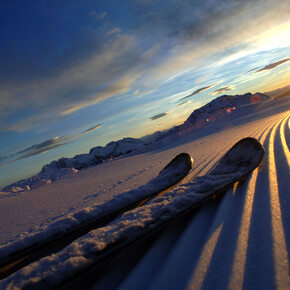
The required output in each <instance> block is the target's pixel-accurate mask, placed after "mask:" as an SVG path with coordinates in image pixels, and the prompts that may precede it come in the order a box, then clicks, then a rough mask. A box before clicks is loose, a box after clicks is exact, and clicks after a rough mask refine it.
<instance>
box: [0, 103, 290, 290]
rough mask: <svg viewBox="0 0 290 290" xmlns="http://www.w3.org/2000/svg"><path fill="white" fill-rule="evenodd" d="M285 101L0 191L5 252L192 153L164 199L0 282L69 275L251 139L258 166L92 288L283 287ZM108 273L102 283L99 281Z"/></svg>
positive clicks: (184, 196)
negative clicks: (33, 184) (259, 152)
mask: <svg viewBox="0 0 290 290" xmlns="http://www.w3.org/2000/svg"><path fill="white" fill-rule="evenodd" d="M289 105H290V101H289V98H282V99H277V100H271V101H266V102H264V103H263V104H259V103H258V104H253V105H251V109H247V110H248V114H245V111H243V114H238V113H237V114H236V112H233V113H232V114H233V115H232V116H233V117H231V122H227V123H226V124H227V126H228V127H226V128H225V126H224V125H225V123H224V122H223V121H222V120H220V121H217V122H216V123H215V124H212V125H211V126H206V127H205V128H203V130H199V131H195V132H193V133H192V134H185V135H183V136H180V138H176V139H172V140H170V142H168V143H167V145H166V146H164V147H161V146H156V150H155V151H148V152H145V151H144V153H143V154H139V155H134V156H128V157H126V158H122V159H118V160H114V161H112V162H108V163H105V164H102V165H99V166H97V167H95V168H90V169H86V170H82V171H79V172H78V173H76V174H75V175H74V176H70V177H68V178H65V179H62V180H58V181H56V182H54V183H51V184H48V185H45V186H42V187H40V188H38V189H34V190H31V191H28V192H22V193H13V194H11V195H7V194H5V195H0V199H1V203H0V212H1V215H2V216H3V219H2V216H1V221H2V227H1V236H0V240H1V243H2V245H3V246H2V250H3V251H2V252H1V255H2V257H3V255H4V249H5V248H6V249H7V247H8V248H9V247H12V245H14V246H15V245H17V243H19V242H20V241H21V240H22V241H24V240H25V238H26V239H27V238H28V239H29V236H30V237H33V236H34V235H35V234H36V233H37V231H38V230H39V228H38V227H39V225H40V224H42V225H41V226H40V229H41V231H40V232H38V234H40V235H41V234H43V233H44V232H45V231H43V229H46V228H49V227H51V233H53V232H54V231H55V230H56V228H57V227H58V226H60V227H63V228H66V227H69V226H71V225H72V224H74V223H75V221H76V220H78V221H81V220H82V219H84V218H86V216H87V215H90V214H91V215H95V214H96V212H97V211H98V207H97V206H96V204H97V203H99V204H100V203H102V204H106V203H107V205H108V204H110V200H111V199H112V198H113V197H114V196H117V195H118V194H119V193H120V192H124V191H126V190H133V189H134V188H137V187H139V186H142V185H143V184H145V183H146V182H148V181H149V180H150V179H151V178H153V177H154V176H155V175H156V174H158V172H159V171H160V170H161V169H162V168H163V167H164V166H165V165H166V164H167V163H168V162H169V161H170V160H171V159H172V158H173V157H174V156H175V155H177V154H178V153H181V152H188V153H190V154H191V155H192V156H193V158H194V168H193V170H192V172H191V173H190V174H189V176H188V177H187V178H186V179H185V180H184V182H183V183H182V184H180V185H179V186H178V187H176V188H175V189H173V190H171V191H170V192H168V193H167V195H170V196H171V198H168V197H159V198H158V199H155V200H154V201H152V203H150V204H148V205H146V206H144V207H141V208H139V209H136V210H134V211H131V212H128V213H125V214H124V215H123V216H122V217H120V218H119V219H118V220H116V221H115V222H113V223H111V224H110V225H108V226H107V227H104V228H100V229H97V230H94V231H92V232H90V233H89V234H87V235H86V236H84V237H82V238H80V239H78V240H76V241H75V242H74V243H72V244H71V245H69V246H68V247H66V248H65V249H63V250H62V251H61V252H59V253H57V254H54V255H51V256H49V257H46V258H43V259H42V260H41V261H39V262H35V263H32V264H31V265H29V266H27V267H25V268H23V269H22V270H19V271H18V272H16V273H15V274H13V275H12V276H10V277H8V278H7V279H5V280H3V281H2V282H1V284H0V287H2V288H5V287H6V288H8V289H9V288H10V289H12V288H13V287H16V288H17V287H20V288H21V287H23V286H25V285H36V284H37V283H38V282H40V281H44V280H45V281H46V282H47V283H48V285H54V284H55V283H58V282H59V281H60V280H61V279H63V278H65V277H68V276H69V275H73V273H74V271H78V269H79V268H81V267H85V266H87V265H88V264H89V263H91V258H90V255H91V253H95V252H96V251H100V250H101V249H102V248H105V247H108V245H109V244H110V243H113V242H114V241H115V240H116V239H120V238H122V237H125V236H128V235H134V234H135V233H136V231H138V230H139V229H140V228H142V227H144V225H145V224H146V223H149V224H151V223H152V217H153V220H154V216H155V215H158V216H160V215H161V217H162V218H163V219H166V218H168V217H169V216H170V215H171V214H172V213H173V212H176V211H178V210H180V209H181V208H182V207H183V206H184V205H187V204H189V203H190V202H191V201H192V200H196V198H198V194H196V193H197V192H202V191H205V190H206V186H208V185H209V184H210V183H211V182H213V183H215V182H219V180H216V179H211V178H210V177H209V178H207V180H206V182H204V180H203V179H202V178H200V180H199V181H198V182H196V183H194V184H193V183H192V179H193V177H194V176H196V175H201V176H202V175H204V174H206V173H208V172H210V171H211V170H212V168H214V166H215V164H216V162H217V161H218V160H219V159H220V158H221V157H222V156H223V155H224V154H225V152H226V151H227V150H228V149H230V147H231V146H232V145H233V144H235V143H236V142H237V141H238V140H240V139H242V138H244V137H247V136H252V137H255V138H257V139H258V140H260V142H261V143H262V144H263V145H264V147H265V149H266V155H265V157H264V159H263V162H262V164H261V166H260V167H259V169H257V170H255V171H254V172H253V173H252V174H251V175H250V176H249V177H248V178H247V179H246V181H244V182H240V183H238V184H236V185H235V187H233V188H231V189H229V190H228V191H227V192H226V193H225V195H224V196H223V197H222V198H220V199H218V200H212V201H209V202H208V203H207V204H205V205H204V206H202V207H201V208H199V209H198V210H196V211H195V213H194V214H191V215H189V216H187V218H186V220H185V221H184V224H183V225H182V229H180V226H181V225H180V224H178V223H175V224H174V223H173V224H172V225H170V226H168V227H166V229H165V231H164V232H162V233H161V234H160V236H158V238H156V239H155V240H154V241H153V243H152V246H151V247H149V250H148V251H147V252H145V253H144V255H143V257H142V258H141V259H140V260H138V259H136V261H135V263H134V267H133V268H130V269H127V270H126V271H125V269H123V271H121V273H119V274H118V275H117V274H116V272H114V270H112V272H109V273H107V274H106V275H107V276H106V277H104V278H103V280H102V279H99V280H98V281H96V282H95V283H96V284H95V288H96V289H99V286H100V285H103V286H104V285H105V286H106V285H107V286H108V285H110V288H115V287H117V286H118V287H120V288H121V289H136V287H137V286H136V285H138V289H148V288H150V289H184V288H189V289H190V288H194V289H196V288H201V287H203V288H213V287H214V288H215V289H225V288H227V287H228V288H231V289H236V288H245V289H267V288H280V289H286V288H287V287H288V286H289V285H290V279H289V250H290V231H289V229H290V207H289V204H290V203H289V202H290V200H289V193H288V178H289V168H290V154H289V142H290V139H289V138H290V136H289V117H290V111H289V110H287V109H288V108H289ZM234 114H236V115H235V116H234ZM160 142H161V140H160ZM160 144H161V143H159V145H160ZM144 148H145V147H144ZM152 148H154V146H153V145H152V147H151V150H152ZM146 150H147V149H146ZM233 174H235V173H233ZM108 175H109V176H108ZM193 188H194V190H193ZM193 192H195V194H193ZM178 197H179V198H178ZM110 207H111V205H110ZM136 216H138V219H135V218H134V217H136ZM56 225H57V226H56ZM151 226H154V223H153V225H151ZM19 234H22V239H20V237H19ZM34 238H36V236H34ZM9 240H10V245H8V246H7V242H8V241H9ZM160 257H162V259H161V260H160ZM120 263H121V264H122V261H121V262H120ZM123 263H125V261H124V260H123ZM156 264H157V265H158V267H156ZM116 269H118V267H117V266H116ZM152 269H154V271H153V270H152ZM148 273H149V274H150V275H149V276H148ZM108 277H109V278H110V277H111V279H108ZM140 277H142V279H141V280H139V278H140ZM149 277H150V278H149ZM108 280H110V284H106V283H108V282H106V281H108ZM142 280H145V281H144V283H141V282H140V281H142ZM105 288H106V287H105ZM107 289H109V288H107Z"/></svg>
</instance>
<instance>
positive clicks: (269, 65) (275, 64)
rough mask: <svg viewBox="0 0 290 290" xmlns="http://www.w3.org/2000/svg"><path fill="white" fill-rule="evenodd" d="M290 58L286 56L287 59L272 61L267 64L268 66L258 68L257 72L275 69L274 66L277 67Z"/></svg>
mask: <svg viewBox="0 0 290 290" xmlns="http://www.w3.org/2000/svg"><path fill="white" fill-rule="evenodd" d="M289 60H290V58H285V59H282V60H279V61H276V62H273V63H271V64H268V65H266V66H265V67H263V68H262V69H260V70H257V71H256V73H257V72H261V71H264V70H271V69H273V68H275V67H277V66H279V65H281V64H283V63H285V62H287V61H289Z"/></svg>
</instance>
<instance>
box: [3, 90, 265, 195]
mask: <svg viewBox="0 0 290 290" xmlns="http://www.w3.org/2000/svg"><path fill="white" fill-rule="evenodd" d="M269 99H270V98H269V97H268V96H267V95H264V94H261V93H256V94H251V93H247V94H244V95H233V96H229V95H223V96H221V97H218V98H216V99H214V100H212V101H211V102H210V103H208V104H206V105H204V106H203V107H201V108H199V109H197V110H194V111H193V113H192V114H191V115H190V116H189V118H188V119H187V120H186V121H185V122H184V123H183V124H182V125H179V126H175V127H173V128H172V129H170V130H167V131H165V132H160V131H157V132H155V133H154V134H152V135H149V136H145V137H143V138H141V139H135V138H124V139H122V140H119V141H113V142H110V143H108V144H107V145H106V146H105V147H101V146H97V147H94V148H92V149H91V150H90V152H89V153H88V154H80V155H76V156H75V157H73V158H61V159H59V160H56V161H52V162H51V163H49V164H47V165H45V166H43V168H42V170H41V172H40V173H39V174H37V175H35V176H33V177H30V178H28V179H24V180H21V181H18V182H15V183H13V184H11V185H10V186H6V187H4V188H2V189H1V191H2V192H20V191H24V190H29V189H30V188H37V187H39V186H41V185H44V184H48V183H50V182H53V181H55V180H57V179H60V178H63V177H65V176H67V175H70V174H74V173H76V172H77V171H78V170H82V169H85V168H88V167H91V166H95V165H98V164H101V163H102V162H103V161H105V160H109V159H112V158H116V157H120V156H123V155H127V154H129V153H131V152H136V151H137V150H138V152H142V151H141V150H143V148H144V146H145V145H149V144H151V145H154V143H156V144H157V142H159V141H161V142H162V141H163V142H164V140H165V141H166V140H174V139H175V136H179V135H182V136H184V135H187V134H190V133H192V132H194V131H195V130H196V129H201V128H203V127H204V126H206V125H209V124H211V123H213V122H216V121H217V120H227V119H228V118H230V117H231V116H232V115H235V114H231V113H233V112H235V113H237V112H239V111H241V110H243V108H244V109H247V106H249V105H251V104H257V103H260V102H264V101H267V100H269ZM158 144H159V143H158ZM160 146H161V145H160ZM145 148H147V149H146V150H150V146H148V147H145ZM145 148H144V149H145ZM152 148H154V146H152Z"/></svg>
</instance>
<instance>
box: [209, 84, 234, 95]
mask: <svg viewBox="0 0 290 290" xmlns="http://www.w3.org/2000/svg"><path fill="white" fill-rule="evenodd" d="M232 89H233V87H232V86H226V87H222V88H219V89H217V90H215V91H213V92H212V93H211V94H212V95H213V96H215V95H219V94H223V93H225V92H227V91H230V90H232Z"/></svg>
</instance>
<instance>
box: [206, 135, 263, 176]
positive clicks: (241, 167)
mask: <svg viewBox="0 0 290 290" xmlns="http://www.w3.org/2000/svg"><path fill="white" fill-rule="evenodd" d="M264 154H265V149H264V147H263V146H262V144H261V143H260V142H259V141H258V140H257V139H255V138H252V137H247V138H244V139H242V140H240V141H239V142H237V143H236V144H235V145H234V146H233V147H232V148H231V149H230V150H229V151H228V152H227V153H226V154H225V155H224V156H223V157H222V158H221V160H220V161H219V162H218V164H217V165H216V167H215V168H214V169H213V170H212V171H211V172H210V174H211V175H218V174H227V173H235V172H238V171H243V172H244V174H247V173H249V172H251V171H252V170H253V169H255V168H256V167H257V166H258V165H259V164H260V162H261V161H262V159H263V156H264Z"/></svg>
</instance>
